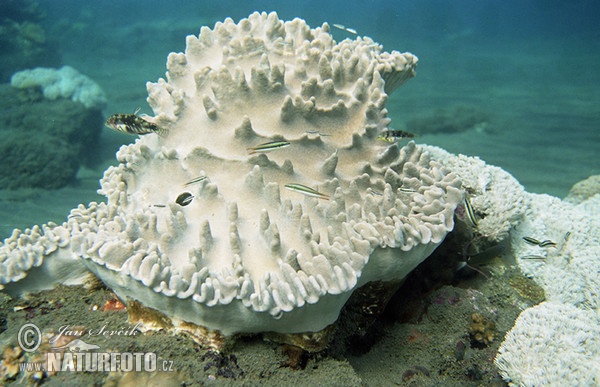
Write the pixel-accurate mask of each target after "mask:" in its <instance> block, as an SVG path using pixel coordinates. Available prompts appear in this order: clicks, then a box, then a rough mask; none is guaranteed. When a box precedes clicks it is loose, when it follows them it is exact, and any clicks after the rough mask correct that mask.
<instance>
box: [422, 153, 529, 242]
mask: <svg viewBox="0 0 600 387" xmlns="http://www.w3.org/2000/svg"><path fill="white" fill-rule="evenodd" d="M425 149H426V150H427V151H428V152H429V153H430V154H431V155H432V156H433V158H434V159H435V160H437V161H438V162H440V163H442V164H443V165H444V166H446V167H447V168H448V169H450V170H451V171H452V172H454V173H455V174H457V175H458V176H459V178H460V179H461V181H462V187H463V189H464V190H465V192H466V196H467V198H468V200H469V202H470V203H471V206H472V207H473V211H474V213H475V218H476V221H477V225H476V226H474V229H473V232H474V233H475V234H477V235H479V236H480V237H482V238H483V239H485V240H487V241H490V242H493V243H498V242H500V241H502V240H504V239H506V238H507V237H508V235H509V231H510V230H511V229H512V228H513V227H515V226H516V225H517V224H519V222H521V221H522V220H523V218H524V216H525V213H526V211H527V207H528V204H529V196H527V195H526V193H525V189H524V188H523V186H522V185H521V184H519V182H518V181H517V180H516V179H515V178H514V177H513V176H511V175H510V174H509V173H508V172H506V171H504V170H503V169H501V168H498V167H495V166H493V165H487V164H486V163H485V162H484V161H482V160H480V159H479V158H478V157H469V156H465V155H452V154H450V153H448V152H446V151H445V150H443V149H440V148H437V147H433V146H426V147H425Z"/></svg>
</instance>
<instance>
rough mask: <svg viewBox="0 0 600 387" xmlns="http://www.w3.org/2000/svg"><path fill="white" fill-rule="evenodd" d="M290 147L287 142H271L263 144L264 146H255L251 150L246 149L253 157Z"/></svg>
mask: <svg viewBox="0 0 600 387" xmlns="http://www.w3.org/2000/svg"><path fill="white" fill-rule="evenodd" d="M288 146H290V142H289V141H271V142H265V143H264V144H260V145H257V146H255V147H252V148H246V149H247V150H248V152H249V153H250V154H251V155H253V154H255V153H258V152H270V151H272V150H275V149H281V148H285V147H288Z"/></svg>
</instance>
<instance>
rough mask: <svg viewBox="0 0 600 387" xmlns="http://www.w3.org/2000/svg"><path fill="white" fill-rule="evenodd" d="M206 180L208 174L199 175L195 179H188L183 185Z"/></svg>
mask: <svg viewBox="0 0 600 387" xmlns="http://www.w3.org/2000/svg"><path fill="white" fill-rule="evenodd" d="M203 180H206V176H198V177H197V178H195V179H192V180H190V181H188V182H187V183H185V184H184V185H183V186H184V187H187V186H188V185H192V184H196V183H200V182H201V181H203Z"/></svg>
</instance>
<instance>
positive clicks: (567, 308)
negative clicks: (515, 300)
mask: <svg viewBox="0 0 600 387" xmlns="http://www.w3.org/2000/svg"><path fill="white" fill-rule="evenodd" d="M495 363H496V365H497V366H498V368H499V369H500V373H501V374H502V376H503V377H504V379H505V380H506V381H508V382H509V384H510V385H511V386H554V385H556V386H558V385H560V386H597V385H598V384H599V383H600V369H599V368H598V364H600V319H599V318H598V315H597V313H595V312H593V311H590V310H584V309H580V308H577V307H575V306H573V305H570V304H561V303H557V302H543V303H541V304H540V305H537V306H534V307H533V308H529V309H526V310H525V311H523V313H521V315H520V316H519V318H518V319H517V321H516V323H515V326H514V327H513V329H512V330H511V331H510V332H508V333H507V334H506V337H505V339H504V342H503V343H502V345H501V346H500V349H499V351H498V355H497V356H496V360H495Z"/></svg>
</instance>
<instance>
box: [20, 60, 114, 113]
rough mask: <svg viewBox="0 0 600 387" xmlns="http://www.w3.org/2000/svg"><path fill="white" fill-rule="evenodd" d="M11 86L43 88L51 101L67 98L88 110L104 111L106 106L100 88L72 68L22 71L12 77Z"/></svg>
mask: <svg viewBox="0 0 600 387" xmlns="http://www.w3.org/2000/svg"><path fill="white" fill-rule="evenodd" d="M10 84H11V86H13V87H16V88H18V89H26V88H31V87H34V88H41V90H42V93H43V95H44V97H46V98H48V99H50V100H55V99H57V98H67V99H71V100H73V101H76V102H80V103H82V104H83V105H84V106H85V107H86V108H88V109H95V110H102V109H103V108H104V106H105V105H106V96H105V95H104V91H102V89H101V88H100V86H99V85H98V84H97V83H96V82H94V81H93V80H91V79H90V78H88V77H86V76H85V75H83V74H81V73H79V72H78V71H77V70H75V69H74V68H73V67H70V66H63V67H61V68H60V69H58V70H57V69H53V68H46V67H38V68H35V69H32V70H22V71H19V72H16V73H14V74H13V75H12V77H11V79H10Z"/></svg>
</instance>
